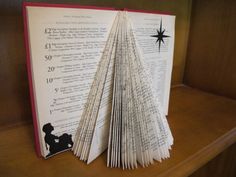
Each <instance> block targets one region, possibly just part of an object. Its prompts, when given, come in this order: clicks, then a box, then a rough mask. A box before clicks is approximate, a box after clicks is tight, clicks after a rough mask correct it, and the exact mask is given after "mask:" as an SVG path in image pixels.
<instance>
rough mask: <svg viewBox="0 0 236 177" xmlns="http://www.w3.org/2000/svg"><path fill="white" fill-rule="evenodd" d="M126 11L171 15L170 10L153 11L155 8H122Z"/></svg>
mask: <svg viewBox="0 0 236 177" xmlns="http://www.w3.org/2000/svg"><path fill="white" fill-rule="evenodd" d="M124 10H125V11H127V12H138V13H147V14H160V15H172V14H171V13H170V12H161V11H155V10H150V11H149V10H134V9H127V8H124Z"/></svg>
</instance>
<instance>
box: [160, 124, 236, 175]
mask: <svg viewBox="0 0 236 177" xmlns="http://www.w3.org/2000/svg"><path fill="white" fill-rule="evenodd" d="M234 143H236V127H235V128H233V129H232V130H230V131H229V132H227V133H226V134H224V135H222V136H221V137H219V138H218V139H216V140H215V141H214V142H212V143H211V144H209V145H207V146H205V147H204V148H203V149H201V150H199V151H198V152H197V153H195V154H193V155H192V156H190V157H188V158H187V159H185V160H184V161H182V162H181V163H179V164H177V165H175V166H174V167H172V168H170V169H169V170H167V171H165V172H163V173H161V174H159V175H158V177H170V176H171V177H188V176H189V175H191V174H192V173H193V172H195V171H196V170H197V169H199V168H200V167H202V166H203V165H205V164H206V163H207V162H209V161H210V160H212V159H213V158H214V157H216V156H217V155H218V154H220V153H221V152H223V151H224V150H225V149H227V148H228V147H229V146H231V145H233V144H234Z"/></svg>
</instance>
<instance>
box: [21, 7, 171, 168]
mask: <svg viewBox="0 0 236 177" xmlns="http://www.w3.org/2000/svg"><path fill="white" fill-rule="evenodd" d="M24 17H25V32H26V34H25V37H26V49H27V59H28V60H27V61H28V71H29V81H30V88H31V98H32V110H33V116H34V126H35V135H36V145H37V152H38V154H39V155H42V156H43V157H45V158H47V157H50V156H52V155H55V154H57V153H59V152H62V151H65V150H68V149H71V148H72V150H73V153H74V154H75V155H76V156H77V157H78V158H79V159H81V160H83V161H85V162H87V163H90V162H92V161H93V160H94V159H96V158H97V157H98V156H99V155H100V154H101V153H102V152H104V150H106V149H107V148H108V150H107V166H109V167H122V168H123V169H126V168H128V169H133V168H136V167H137V166H138V164H140V165H141V166H143V167H145V166H148V165H150V164H152V163H154V161H155V160H157V161H161V160H162V159H165V158H168V157H169V156H170V155H169V150H170V149H171V145H172V144H173V137H172V134H171V131H170V128H169V125H168V122H167V119H166V115H167V112H168V102H169V91H170V80H171V70H172V62H173V48H174V22H175V17H174V16H171V15H164V14H156V13H153V12H152V13H144V12H137V11H131V10H124V11H119V10H115V9H109V8H106V9H100V8H97V7H82V6H75V5H55V4H54V5H51V4H50V5H49V4H39V3H25V4H24Z"/></svg>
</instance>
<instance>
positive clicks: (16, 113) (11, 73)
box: [0, 0, 191, 128]
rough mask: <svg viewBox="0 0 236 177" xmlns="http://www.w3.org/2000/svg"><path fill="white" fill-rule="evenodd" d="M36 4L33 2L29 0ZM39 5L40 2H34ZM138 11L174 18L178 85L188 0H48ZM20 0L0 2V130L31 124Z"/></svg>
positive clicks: (181, 66)
mask: <svg viewBox="0 0 236 177" xmlns="http://www.w3.org/2000/svg"><path fill="white" fill-rule="evenodd" d="M31 2H37V0H31ZM38 2H40V1H38ZM41 2H49V3H79V4H80V5H91V6H107V7H116V8H130V9H140V10H159V11H168V12H170V13H172V14H174V15H176V16H177V17H176V45H175V54H174V68H173V77H172V84H180V83H182V78H183V72H184V63H185V54H186V46H187V34H188V28H189V19H190V10H191V1H188V0H181V1H175V0H168V1H163V0H149V1H147V0H139V1H137V0H129V1H127V0H117V1H111V0H99V1H98V0H89V1H88V0H80V1H76V0H69V1H66V0H48V1H42V0H41ZM21 6H22V1H20V0H12V1H0V21H1V27H0V82H1V92H0V128H1V127H3V126H4V127H5V126H12V125H15V124H19V123H20V124H21V123H24V122H27V121H31V119H32V118H31V109H30V98H29V89H28V80H27V71H26V58H25V49H24V41H23V39H24V36H23V19H22V12H21V8H22V7H21Z"/></svg>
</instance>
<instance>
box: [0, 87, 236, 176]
mask: <svg viewBox="0 0 236 177" xmlns="http://www.w3.org/2000/svg"><path fill="white" fill-rule="evenodd" d="M235 108H236V101H235V100H231V99H227V98H224V97H221V96H216V95H212V94H209V93H206V92H202V91H199V90H196V89H192V88H189V87H186V86H181V87H175V88H172V90H171V98H170V110H169V116H168V120H169V123H170V127H171V129H172V132H173V136H174V139H175V142H174V146H173V150H172V151H171V158H170V159H167V160H164V161H163V162H162V163H158V162H156V163H155V164H154V165H152V166H150V167H148V168H142V167H139V168H138V169H136V170H122V169H111V168H107V167H106V153H104V154H103V155H102V156H100V157H99V158H98V159H96V160H95V161H94V162H93V163H92V164H91V165H86V164H85V163H83V162H81V161H80V160H78V159H76V158H75V157H74V155H73V154H72V153H71V152H65V153H62V154H59V155H57V156H55V157H52V158H50V159H48V160H44V159H42V158H38V157H37V156H36V154H35V151H34V143H33V142H34V140H33V127H32V125H31V124H30V125H24V126H18V127H13V128H9V129H5V130H1V131H0V173H1V176H24V177H26V176H29V177H32V176H33V177H42V176H57V177H60V176H70V177H71V176H81V177H82V176H86V177H88V176H89V177H92V176H103V177H104V176H109V177H110V176H112V177H118V176H119V177H120V176H130V177H131V176H135V177H139V176H148V177H152V176H155V177H184V176H188V175H189V174H191V173H192V172H194V171H195V170H196V169H198V168H199V167H201V166H202V165H204V164H205V163H206V162H208V161H209V160H211V159H212V158H214V157H215V156H216V155H217V154H219V153H220V152H222V151H223V150H224V149H226V148H227V147H228V146H230V145H232V144H233V143H235V142H236V119H235V116H236V109H235Z"/></svg>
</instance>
